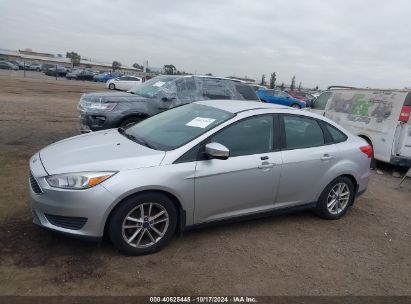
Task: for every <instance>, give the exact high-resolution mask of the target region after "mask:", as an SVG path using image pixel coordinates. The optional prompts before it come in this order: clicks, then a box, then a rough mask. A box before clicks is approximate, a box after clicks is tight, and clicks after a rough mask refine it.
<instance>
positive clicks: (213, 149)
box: [204, 142, 230, 160]
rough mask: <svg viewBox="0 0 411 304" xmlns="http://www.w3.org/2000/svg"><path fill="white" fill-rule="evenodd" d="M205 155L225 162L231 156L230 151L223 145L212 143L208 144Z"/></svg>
mask: <svg viewBox="0 0 411 304" xmlns="http://www.w3.org/2000/svg"><path fill="white" fill-rule="evenodd" d="M204 152H205V154H206V155H207V156H208V157H210V158H215V159H222V160H225V159H227V158H228V157H229V156H230V150H228V148H227V147H226V146H224V145H222V144H219V143H216V142H212V143H209V144H206V146H205V151H204Z"/></svg>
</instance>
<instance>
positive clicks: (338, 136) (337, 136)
mask: <svg viewBox="0 0 411 304" xmlns="http://www.w3.org/2000/svg"><path fill="white" fill-rule="evenodd" d="M325 126H326V128H327V130H328V132H330V135H331V137H332V139H333V142H334V143H336V144H337V143H340V142H343V141H346V140H347V136H346V135H345V134H344V133H343V132H341V131H340V130H338V129H337V128H336V127H334V126H332V125H330V124H328V123H325Z"/></svg>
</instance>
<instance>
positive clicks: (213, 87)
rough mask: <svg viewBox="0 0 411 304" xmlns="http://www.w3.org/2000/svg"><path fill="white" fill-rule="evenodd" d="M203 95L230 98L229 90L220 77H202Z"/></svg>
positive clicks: (209, 97)
mask: <svg viewBox="0 0 411 304" xmlns="http://www.w3.org/2000/svg"><path fill="white" fill-rule="evenodd" d="M203 96H204V97H206V98H208V99H231V94H230V91H229V90H228V89H227V88H226V86H225V85H224V82H223V80H221V79H204V80H203Z"/></svg>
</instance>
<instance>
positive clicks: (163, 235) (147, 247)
mask: <svg viewBox="0 0 411 304" xmlns="http://www.w3.org/2000/svg"><path fill="white" fill-rule="evenodd" d="M150 206H151V207H150ZM141 208H143V211H144V212H143V215H144V216H143V215H142V213H141V210H142V209H141ZM150 208H151V210H150ZM149 211H151V213H149ZM113 212H114V213H113V214H112V216H111V217H110V221H109V225H108V233H109V237H110V240H111V242H112V243H113V245H114V246H115V247H116V248H117V250H118V251H120V252H121V253H123V254H126V255H145V254H150V253H154V252H156V251H159V250H160V249H161V248H163V247H164V246H165V245H167V244H168V243H169V242H170V240H171V239H172V237H173V236H174V233H175V231H176V227H177V210H176V207H175V206H174V204H173V202H172V201H171V200H170V199H169V198H168V197H167V196H166V195H164V194H161V193H155V192H151V193H150V192H148V193H143V194H138V195H134V196H131V197H129V198H126V199H125V200H124V201H123V202H122V203H121V205H119V206H118V207H117V208H116V209H115V210H114V211H113ZM149 214H150V215H151V218H153V219H150V215H149ZM159 214H160V215H159ZM156 215H157V218H155V216H156ZM130 218H132V220H129V219H130ZM155 221H157V223H155ZM125 227H126V228H125Z"/></svg>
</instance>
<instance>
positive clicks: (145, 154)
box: [40, 129, 165, 174]
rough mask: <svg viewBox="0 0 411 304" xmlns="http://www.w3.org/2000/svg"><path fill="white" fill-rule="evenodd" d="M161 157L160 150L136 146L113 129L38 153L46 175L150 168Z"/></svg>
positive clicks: (66, 142)
mask: <svg viewBox="0 0 411 304" xmlns="http://www.w3.org/2000/svg"><path fill="white" fill-rule="evenodd" d="M164 156H165V152H164V151H157V150H153V149H149V148H147V147H145V146H142V145H140V144H137V143H135V142H133V141H131V140H129V139H127V138H126V137H124V136H123V135H121V134H120V133H119V132H118V131H117V130H116V129H111V130H105V131H99V132H95V133H89V134H84V135H78V136H74V137H70V138H67V139H64V140H62V141H59V142H56V143H54V144H52V145H50V146H47V147H46V148H44V149H42V150H41V151H40V159H41V161H42V163H43V166H44V168H45V169H46V171H47V172H48V174H61V173H70V172H82V171H121V170H129V169H138V168H145V167H153V166H158V165H160V163H161V161H162V160H163V158H164Z"/></svg>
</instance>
